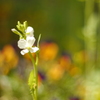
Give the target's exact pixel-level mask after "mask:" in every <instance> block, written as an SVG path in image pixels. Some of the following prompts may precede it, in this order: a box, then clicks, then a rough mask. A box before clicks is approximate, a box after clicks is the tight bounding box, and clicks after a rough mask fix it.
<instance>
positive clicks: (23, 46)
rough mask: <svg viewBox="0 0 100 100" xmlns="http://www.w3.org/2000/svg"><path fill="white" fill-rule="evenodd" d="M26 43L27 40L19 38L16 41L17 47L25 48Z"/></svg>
mask: <svg viewBox="0 0 100 100" xmlns="http://www.w3.org/2000/svg"><path fill="white" fill-rule="evenodd" d="M26 44H27V41H26V40H25V39H20V40H19V41H18V47H19V48H20V49H24V48H26Z"/></svg>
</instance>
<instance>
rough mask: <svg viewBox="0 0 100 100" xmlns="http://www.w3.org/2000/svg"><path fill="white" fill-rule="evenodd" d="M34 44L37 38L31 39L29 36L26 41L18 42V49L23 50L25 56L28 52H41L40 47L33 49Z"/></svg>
mask: <svg viewBox="0 0 100 100" xmlns="http://www.w3.org/2000/svg"><path fill="white" fill-rule="evenodd" d="M34 42H35V38H34V37H29V36H28V37H26V40H25V39H20V40H19V41H18V47H19V48H20V49H23V50H21V54H22V55H24V54H26V53H28V52H31V53H33V52H36V51H38V50H39V48H38V47H32V46H33V44H34Z"/></svg>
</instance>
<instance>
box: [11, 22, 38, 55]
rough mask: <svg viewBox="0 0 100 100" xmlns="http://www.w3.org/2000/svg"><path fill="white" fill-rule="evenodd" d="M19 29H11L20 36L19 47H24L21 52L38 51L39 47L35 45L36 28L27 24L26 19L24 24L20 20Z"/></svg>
mask: <svg viewBox="0 0 100 100" xmlns="http://www.w3.org/2000/svg"><path fill="white" fill-rule="evenodd" d="M17 29H18V30H19V31H17V30H16V29H15V28H13V29H11V30H12V31H13V32H14V33H15V34H17V35H19V37H20V38H19V41H18V47H19V48H20V49H22V50H21V54H22V55H24V54H26V53H28V52H31V53H34V52H37V51H38V50H39V48H38V47H36V46H33V45H34V43H35V37H34V29H33V28H32V27H30V26H28V25H27V21H25V22H24V23H23V24H21V23H20V22H19V21H18V25H17Z"/></svg>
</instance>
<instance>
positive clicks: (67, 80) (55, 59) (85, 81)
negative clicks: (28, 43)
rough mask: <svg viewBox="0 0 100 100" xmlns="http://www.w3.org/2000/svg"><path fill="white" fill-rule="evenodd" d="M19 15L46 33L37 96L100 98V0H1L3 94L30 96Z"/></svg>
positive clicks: (8, 98) (45, 99) (17, 98)
mask: <svg viewBox="0 0 100 100" xmlns="http://www.w3.org/2000/svg"><path fill="white" fill-rule="evenodd" d="M18 21H20V22H21V23H23V22H24V21H27V22H28V24H29V26H32V27H33V28H34V31H35V32H34V35H35V37H36V39H37V38H38V36H39V34H41V35H42V38H41V41H40V57H39V64H38V100H100V39H99V38H100V0H0V100H32V97H31V94H30V90H29V86H28V85H27V83H28V76H29V73H30V71H31V70H32V63H31V60H30V58H29V56H28V54H26V55H25V56H22V55H21V54H20V49H19V48H18V47H17V41H18V39H19V37H18V36H17V35H15V34H14V33H12V32H11V29H12V28H16V25H17V22H18ZM33 56H35V55H34V54H33Z"/></svg>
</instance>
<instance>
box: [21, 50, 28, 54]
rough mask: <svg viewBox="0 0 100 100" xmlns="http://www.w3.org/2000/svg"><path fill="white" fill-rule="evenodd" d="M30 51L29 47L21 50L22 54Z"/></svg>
mask: <svg viewBox="0 0 100 100" xmlns="http://www.w3.org/2000/svg"><path fill="white" fill-rule="evenodd" d="M28 52H29V50H28V49H24V50H21V52H20V53H21V54H22V55H25V54H26V53H28Z"/></svg>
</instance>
